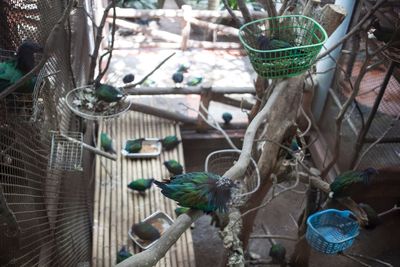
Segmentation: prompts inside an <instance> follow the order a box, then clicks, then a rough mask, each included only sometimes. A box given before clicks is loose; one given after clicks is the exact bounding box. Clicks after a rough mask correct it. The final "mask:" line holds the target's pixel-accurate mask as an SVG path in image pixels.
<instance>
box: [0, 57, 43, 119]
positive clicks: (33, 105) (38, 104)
mask: <svg viewBox="0 0 400 267" xmlns="http://www.w3.org/2000/svg"><path fill="white" fill-rule="evenodd" d="M16 55H17V53H16V52H15V51H12V50H3V49H0V62H4V61H7V60H10V59H14V58H15V57H16ZM38 61H39V59H38V58H36V57H35V62H38ZM44 77H46V71H45V69H44V68H42V69H41V70H40V72H39V74H38V75H37V77H36V81H35V85H34V88H33V91H32V92H28V93H21V92H17V91H14V92H12V93H10V94H9V95H7V96H5V97H4V98H2V99H1V100H0V110H2V111H1V112H2V113H3V114H5V116H6V117H9V118H19V119H22V120H24V121H36V120H37V119H38V117H39V114H40V111H41V110H42V109H43V105H42V104H43V100H42V99H40V98H39V91H40V89H41V88H42V86H43V82H44Z"/></svg>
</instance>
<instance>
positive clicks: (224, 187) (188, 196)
mask: <svg viewBox="0 0 400 267" xmlns="http://www.w3.org/2000/svg"><path fill="white" fill-rule="evenodd" d="M154 183H155V184H156V185H157V186H158V187H160V188H161V193H162V194H163V195H164V196H166V197H167V198H170V199H173V200H175V201H177V202H178V204H179V205H180V206H182V207H187V208H192V209H198V210H202V211H204V212H206V213H210V212H213V211H216V210H218V211H220V212H226V211H227V210H228V207H227V204H228V202H229V201H230V199H231V189H232V188H233V187H234V186H235V183H234V182H233V181H232V180H231V179H229V178H226V177H221V176H219V175H216V174H213V173H207V172H191V173H186V174H181V175H176V176H174V177H171V179H170V180H169V181H167V182H159V181H154Z"/></svg>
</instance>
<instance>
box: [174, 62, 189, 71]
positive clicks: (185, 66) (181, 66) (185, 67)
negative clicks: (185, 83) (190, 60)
mask: <svg viewBox="0 0 400 267" xmlns="http://www.w3.org/2000/svg"><path fill="white" fill-rule="evenodd" d="M189 68H190V66H189V65H188V64H179V67H178V70H177V71H176V72H185V73H186V72H188V70H189Z"/></svg>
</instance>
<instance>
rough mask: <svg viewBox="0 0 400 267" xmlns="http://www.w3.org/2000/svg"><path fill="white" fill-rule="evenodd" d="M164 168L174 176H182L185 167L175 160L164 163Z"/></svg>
mask: <svg viewBox="0 0 400 267" xmlns="http://www.w3.org/2000/svg"><path fill="white" fill-rule="evenodd" d="M164 166H165V167H166V168H167V169H168V171H169V172H170V173H172V174H174V175H177V174H182V172H183V166H182V165H181V164H180V163H179V162H177V161H176V160H174V159H171V160H168V161H164Z"/></svg>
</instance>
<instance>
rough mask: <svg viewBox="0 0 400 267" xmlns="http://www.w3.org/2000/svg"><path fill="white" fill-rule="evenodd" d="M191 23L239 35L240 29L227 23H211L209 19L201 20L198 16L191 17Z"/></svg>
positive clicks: (227, 33)
mask: <svg viewBox="0 0 400 267" xmlns="http://www.w3.org/2000/svg"><path fill="white" fill-rule="evenodd" d="M190 23H192V24H194V25H196V26H199V27H203V28H206V29H209V30H215V31H217V32H219V33H223V34H226V35H234V36H239V30H238V29H236V28H233V27H229V26H225V25H221V24H216V23H211V22H208V21H203V20H199V19H196V18H191V19H190Z"/></svg>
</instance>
